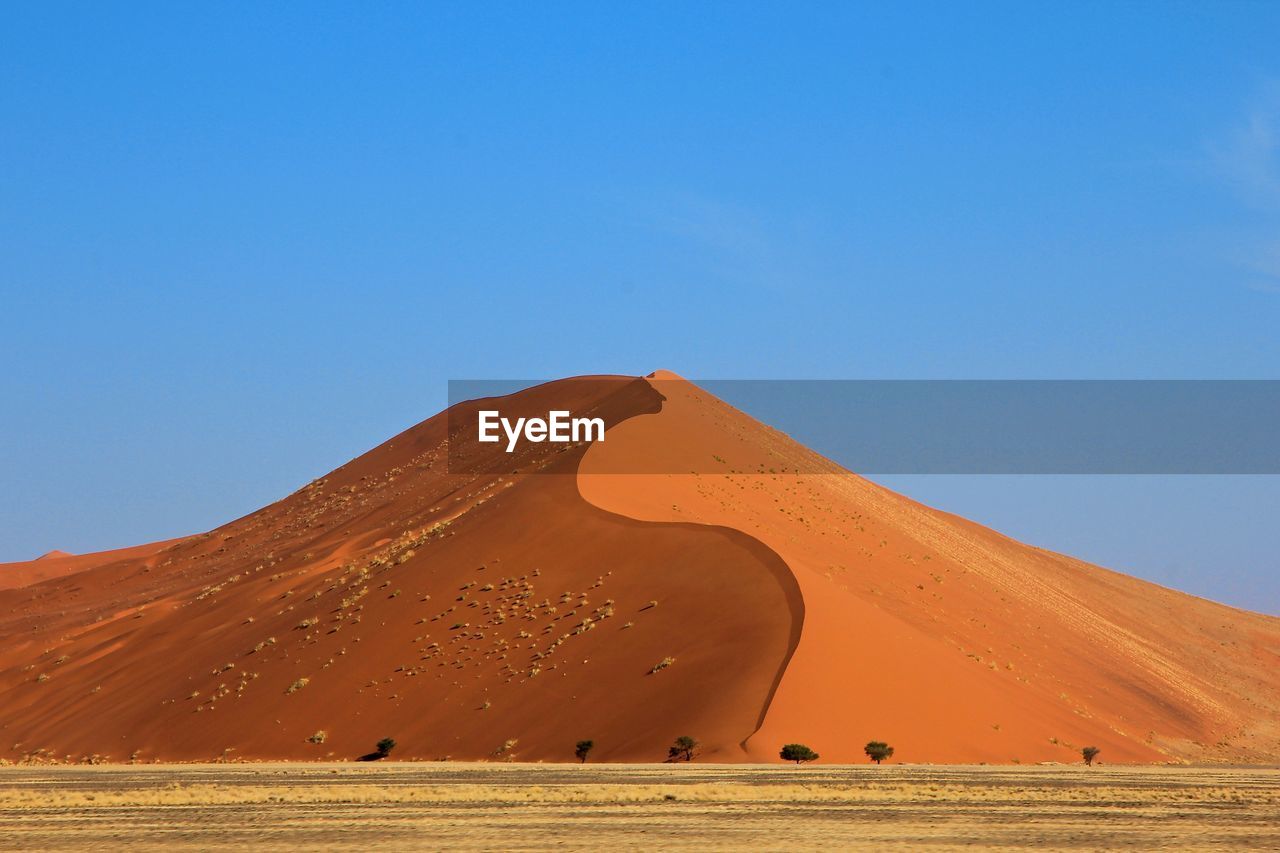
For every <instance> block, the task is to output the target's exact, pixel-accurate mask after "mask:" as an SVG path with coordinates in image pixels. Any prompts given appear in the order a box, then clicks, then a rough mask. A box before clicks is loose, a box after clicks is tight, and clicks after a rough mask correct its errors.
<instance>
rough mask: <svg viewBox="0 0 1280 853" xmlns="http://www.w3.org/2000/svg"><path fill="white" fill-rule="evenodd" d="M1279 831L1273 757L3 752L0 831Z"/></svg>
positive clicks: (368, 843) (955, 841) (306, 834)
mask: <svg viewBox="0 0 1280 853" xmlns="http://www.w3.org/2000/svg"><path fill="white" fill-rule="evenodd" d="M249 844H252V845H253V846H254V847H255V848H257V849H299V848H301V849H316V848H320V847H324V848H327V849H352V850H357V849H359V850H367V849H373V848H374V847H378V848H382V849H388V848H398V849H404V848H418V849H462V850H497V849H512V848H516V847H518V848H520V849H569V850H586V849H599V848H602V847H604V848H611V849H615V848H631V849H634V848H640V847H643V848H660V849H687V848H692V847H697V848H700V849H707V848H722V849H744V848H751V849H762V850H767V849H775V850H782V849H802V848H826V849H832V848H842V849H847V848H858V847H862V848H869V847H875V848H887V847H896V848H903V849H913V850H921V849H953V848H959V847H968V846H983V847H1005V848H1027V847H1040V848H1046V847H1047V848H1051V849H1098V848H1118V847H1128V848H1134V849H1144V850H1149V849H1202V850H1212V849H1221V848H1224V847H1235V846H1244V847H1247V848H1250V849H1258V850H1263V849H1271V850H1274V849H1280V768H1275V767H1269V768H1261V767H1210V766H1200V767H1188V766H1177V767H1174V766H1123V767H1121V766H1095V767H1092V768H1086V767H1083V766H1065V765H1064V766H1029V767H1009V766H1003V767H995V766H979V765H950V766H903V765H884V766H880V767H876V766H871V765H862V766H859V765H852V766H851V765H842V766H834V765H832V766H805V767H788V766H779V765H743V764H734V765H700V764H696V763H695V764H690V765H680V766H672V765H660V764H654V765H642V764H614V765H590V764H588V765H585V766H580V765H572V764H560V765H554V764H502V763H454V762H421V763H419V762H404V763H379V764H373V765H370V764H354V763H332V764H317V763H291V764H203V765H102V766H69V765H59V766H22V767H6V768H0V849H5V850H19V849H22V850H35V849H93V848H99V849H106V848H112V849H120V848H122V847H124V846H126V845H127V846H128V847H130V848H133V849H154V848H161V847H163V848H164V849H167V850H179V849H200V850H209V849H219V848H227V847H243V846H246V845H249Z"/></svg>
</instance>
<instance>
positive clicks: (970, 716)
mask: <svg viewBox="0 0 1280 853" xmlns="http://www.w3.org/2000/svg"><path fill="white" fill-rule="evenodd" d="M652 384H653V386H654V387H655V388H656V389H657V390H658V391H659V393H660V394H661V395H662V396H663V397H664V403H663V406H662V409H661V411H660V412H658V413H654V414H650V415H643V416H640V417H636V418H634V419H631V420H629V421H627V422H626V423H624V424H622V425H620V426H619V427H617V428H616V429H614V430H612V431H611V432H610V433H609V435H608V440H607V441H606V442H604V443H603V444H598V445H595V446H593V447H592V448H591V449H590V450H589V451H588V453H587V456H586V458H585V460H584V463H583V466H582V476H581V477H580V482H581V489H582V493H583V495H584V496H585V497H586V498H587V499H588V500H589V501H591V502H592V503H594V504H595V505H597V506H599V507H601V508H603V509H608V510H611V511H613V512H618V513H621V514H624V515H627V516H629V517H632V518H637V519H645V520H652V521H691V522H697V523H701V524H715V525H723V526H727V527H732V528H735V529H738V530H741V531H743V532H745V533H748V534H750V535H751V536H752V537H754V538H756V539H758V540H760V541H761V542H763V543H764V544H765V545H767V546H768V547H769V548H770V549H772V550H773V551H775V552H776V553H777V554H779V555H780V556H781V557H782V558H783V559H784V560H785V561H786V563H787V565H788V566H789V567H790V569H791V570H792V572H793V573H794V575H795V578H796V581H797V582H798V584H799V586H800V589H801V592H802V595H803V598H804V609H805V620H804V625H803V629H802V632H801V636H800V642H799V645H798V647H797V649H796V652H795V655H794V657H793V658H792V660H791V662H790V664H789V666H788V668H787V670H786V672H785V673H784V675H783V678H782V681H781V684H780V686H779V689H778V692H777V694H776V696H775V697H774V700H773V702H772V704H771V706H770V708H769V711H768V713H767V714H766V717H765V721H764V725H763V726H762V728H761V729H760V731H759V732H758V733H757V734H756V735H755V736H753V737H752V738H751V739H750V740H749V741H748V743H747V752H748V754H749V756H750V757H752V758H757V759H761V760H765V759H769V758H771V757H774V756H776V751H777V745H778V744H780V743H785V742H789V741H795V740H799V741H802V742H804V743H808V744H810V745H812V746H813V747H814V748H815V749H818V750H819V752H821V754H822V756H823V758H824V759H828V758H829V759H831V760H835V761H854V760H860V759H861V757H862V756H861V748H862V745H863V744H864V743H866V742H867V741H868V740H871V739H873V738H874V739H879V740H886V741H888V742H890V743H892V744H894V745H895V746H896V749H897V753H896V755H895V760H904V761H947V762H961V761H963V762H969V761H991V762H1014V761H1021V762H1027V761H1054V760H1056V761H1074V760H1078V757H1079V749H1080V747H1081V746H1083V745H1096V746H1098V747H1100V748H1101V749H1102V755H1103V756H1104V757H1105V759H1106V760H1110V761H1165V760H1179V759H1185V760H1228V761H1275V760H1277V759H1278V758H1280V619H1275V618H1272V617H1267V616H1261V615H1258V614H1253V613H1247V612H1243V611H1240V610H1235V609H1232V608H1229V607H1225V606H1222V605H1219V604H1215V603H1212V602H1209V601H1205V600H1202V599H1198V598H1194V597H1192V596H1188V595H1184V594H1181V593H1178V592H1174V591H1171V590H1168V589H1164V588H1162V587H1159V586H1156V585H1153V584H1150V583H1146V582H1143V581H1140V580H1137V579H1134V578H1131V577H1126V576H1124V575H1120V574H1117V573H1114V572H1110V571H1107V570H1105V569H1101V568H1098V567H1096V566H1091V565H1088V564H1086V563H1082V562H1080V561H1078V560H1073V559H1071V558H1068V557H1064V556H1061V555H1058V554H1053V553H1050V552H1047V551H1043V550H1040V549H1037V548H1033V547H1030V546H1027V545H1023V544H1021V543H1019V542H1015V541H1013V540H1010V539H1008V538H1006V537H1004V536H1001V535H999V534H997V533H995V532H993V531H991V530H988V529H985V528H983V527H981V526H979V525H976V524H973V523H971V522H968V521H965V520H964V519H961V518H957V517H955V516H953V515H949V514H947V513H943V512H939V511H937V510H933V509H930V508H928V507H925V506H922V505H920V504H918V503H915V502H913V501H911V500H909V499H907V498H904V497H902V496H900V495H897V494H895V493H893V492H890V491H889V490H887V489H884V488H882V487H879V486H877V485H875V484H873V483H871V482H869V481H867V480H865V479H863V478H861V477H857V476H855V475H853V474H851V473H849V472H847V471H845V470H843V469H841V468H839V466H837V465H835V464H833V463H831V462H829V461H827V460H825V459H822V458H821V457H819V456H817V455H816V454H814V453H812V452H811V451H809V450H807V449H806V448H804V447H802V446H800V445H799V444H797V443H795V442H794V441H791V440H790V439H789V438H787V437H786V436H785V435H783V434H781V433H779V432H777V431H776V430H773V429H770V428H768V427H766V426H764V425H763V424H760V423H759V422H757V421H754V420H752V419H751V418H749V417H747V416H746V415H744V414H742V413H741V412H739V411H737V410H735V409H733V408H732V407H730V406H728V405H726V404H725V403H723V402H722V401H720V400H717V399H716V398H714V397H712V396H711V395H709V394H707V393H705V392H704V391H702V390H701V389H699V388H697V387H696V386H693V385H691V384H689V383H687V382H685V381H683V380H680V379H679V378H678V377H676V376H674V375H673V374H658V375H656V376H655V377H654V378H653V380H652ZM621 470H626V471H636V470H650V471H690V472H699V473H689V474H636V473H626V474H618V473H613V472H617V471H621ZM717 472H718V473H717ZM797 472H802V473H797ZM817 472H822V473H817Z"/></svg>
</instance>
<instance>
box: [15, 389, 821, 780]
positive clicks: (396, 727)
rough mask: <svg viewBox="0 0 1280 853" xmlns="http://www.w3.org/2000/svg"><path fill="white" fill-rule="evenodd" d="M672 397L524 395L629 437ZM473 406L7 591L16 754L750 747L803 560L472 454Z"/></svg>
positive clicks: (521, 410)
mask: <svg viewBox="0 0 1280 853" xmlns="http://www.w3.org/2000/svg"><path fill="white" fill-rule="evenodd" d="M660 405H661V400H660V398H659V397H658V395H657V394H656V393H654V391H653V389H652V388H651V386H649V385H648V383H646V382H644V381H641V380H636V379H634V378H629V377H593V378H587V379H582V380H574V381H572V382H561V383H552V384H550V385H547V386H542V387H540V388H534V389H531V390H529V391H526V392H523V393H521V394H517V395H513V396H512V397H509V398H506V399H505V400H503V401H502V408H503V411H504V412H505V413H509V414H513V415H519V414H526V415H535V414H543V415H545V413H546V412H547V411H548V409H549V408H553V407H557V406H566V407H569V408H572V409H573V410H574V411H581V412H590V413H592V414H593V416H595V415H598V416H601V417H603V418H605V420H606V422H607V423H608V424H609V425H610V428H616V426H617V424H618V423H620V422H622V421H624V420H625V419H627V418H629V417H632V416H634V415H636V414H638V413H643V412H650V411H657V410H658V408H659V407H660ZM475 408H476V404H463V405H462V406H459V407H456V408H455V409H454V410H453V412H452V413H451V414H452V415H453V416H454V417H456V418H458V419H459V420H457V421H454V422H453V423H454V424H455V425H456V424H458V423H463V422H465V423H466V424H468V425H473V424H474V423H475V419H474V410H475ZM449 414H450V413H444V414H441V415H438V416H436V417H434V418H432V419H430V420H428V421H426V422H424V423H423V424H420V425H418V426H417V427H414V428H412V429H410V430H408V431H407V432H405V433H403V434H401V435H399V436H397V437H396V438H394V439H392V440H391V441H389V442H387V443H386V444H384V445H382V446H381V447H378V448H376V449H375V450H372V451H370V452H369V453H367V454H365V455H364V456H361V457H360V458H358V459H356V460H354V461H353V462H351V463H349V464H347V465H345V466H343V467H342V468H339V469H338V470H336V471H334V472H333V473H331V474H329V475H328V476H326V477H324V478H321V479H319V480H317V481H315V482H313V483H311V484H310V485H308V486H307V487H305V488H304V489H302V490H300V491H299V492H297V493H296V494H294V495H292V496H290V497H288V498H286V499H285V500H282V501H280V502H279V503H276V504H273V505H272V506H269V507H267V508H265V509H263V510H261V511H259V512H257V513H254V514H252V515H249V516H246V517H245V518H243V519H240V520H237V521H234V522H232V523H230V524H228V525H226V526H224V527H221V528H218V529H217V530H214V531H212V532H210V533H207V534H203V535H200V536H195V537H191V538H188V539H184V540H181V541H179V542H176V543H174V544H170V545H167V546H165V547H162V548H154V547H149V548H144V549H142V551H141V552H139V553H138V554H136V555H134V556H133V557H132V558H130V559H109V560H107V561H105V562H100V563H97V564H94V565H86V566H83V567H81V570H79V571H75V572H68V573H60V574H58V575H57V576H53V577H48V578H34V579H33V578H26V579H25V580H24V581H23V582H22V583H21V584H20V585H17V586H16V588H12V589H8V590H5V591H0V636H3V637H4V639H5V642H4V644H3V647H2V648H0V756H7V757H8V759H9V760H22V759H32V758H56V759H58V760H82V759H85V758H90V759H92V758H93V757H94V756H98V757H100V758H103V757H105V758H107V759H110V760H117V761H122V760H129V759H131V758H133V759H136V760H144V761H145V760H157V759H158V760H209V759H221V758H228V759H236V758H277V759H284V758H289V759H306V758H313V759H323V758H354V757H357V756H360V755H363V754H365V753H368V752H370V751H371V750H372V749H373V746H374V744H375V742H377V741H378V740H379V739H380V738H382V737H388V736H389V737H393V738H395V739H396V740H397V741H398V744H399V745H398V747H397V749H396V753H395V754H396V757H404V758H422V759H437V758H446V757H450V758H457V759H510V758H519V759H522V760H573V751H574V744H575V743H576V742H577V741H578V740H582V739H588V738H589V739H592V740H594V741H595V742H596V744H597V745H598V746H597V748H596V750H595V752H593V754H592V758H593V760H660V759H662V758H664V757H665V756H666V747H667V746H668V745H669V744H670V743H671V742H672V740H673V739H674V738H675V737H676V736H678V735H682V734H686V733H696V735H697V736H698V737H699V738H700V739H701V740H703V741H704V742H705V743H706V745H707V747H706V755H707V756H708V757H713V758H720V759H724V760H735V759H740V758H741V757H742V747H741V744H742V743H743V742H744V741H746V740H747V738H749V737H750V736H751V735H752V733H753V732H755V731H756V730H757V729H758V727H759V726H760V723H761V720H762V718H763V713H764V709H765V707H766V705H767V704H768V701H769V697H770V696H771V695H772V693H773V691H774V689H775V687H776V686H777V683H778V680H779V678H780V675H781V673H782V671H783V668H784V665H785V662H786V660H787V659H788V657H789V655H790V654H791V651H792V650H793V648H794V646H795V643H796V642H797V641H798V638H799V624H800V621H801V614H800V608H801V606H802V605H801V598H800V594H799V590H798V588H797V587H796V585H795V581H794V578H793V576H792V574H791V572H790V570H789V569H788V568H787V566H786V564H785V563H783V562H782V560H781V559H780V558H779V557H778V556H777V555H776V554H775V553H773V552H772V551H770V550H769V549H768V548H767V547H765V546H764V545H762V544H761V543H760V542H759V541H757V540H755V539H753V538H751V537H749V536H747V535H745V534H743V533H740V532H738V531H735V530H732V529H728V528H723V527H714V526H708V525H701V524H690V523H687V522H683V521H676V522H658V523H654V522H647V521H638V520H634V519H629V518H626V517H623V516H620V515H617V514H614V513H610V512H607V511H604V510H601V509H598V508H596V507H594V506H592V505H590V504H589V503H587V502H586V501H584V500H583V499H582V497H581V496H580V495H579V493H578V489H577V485H576V479H575V476H574V474H575V471H576V469H577V466H578V464H579V462H580V460H581V457H582V454H583V452H584V450H585V447H581V446H579V447H566V446H564V445H547V444H541V445H526V446H524V447H522V449H521V450H520V451H519V452H517V453H516V454H514V455H512V456H508V455H506V454H499V455H495V453H494V452H493V451H492V450H490V449H489V448H487V447H486V448H484V449H481V448H480V447H479V446H478V445H476V444H475V443H474V442H468V440H467V439H466V438H464V437H463V436H462V434H461V433H460V432H459V433H458V434H456V435H455V436H454V441H453V443H452V454H449V451H450V445H449V444H447V443H446V437H447V435H448V431H449V429H450V418H449ZM472 429H473V427H472ZM68 559H75V558H68ZM46 562H56V561H36V564H43V563H46ZM91 562H92V561H91ZM26 580H29V581H34V582H30V583H27V582H25V581H26Z"/></svg>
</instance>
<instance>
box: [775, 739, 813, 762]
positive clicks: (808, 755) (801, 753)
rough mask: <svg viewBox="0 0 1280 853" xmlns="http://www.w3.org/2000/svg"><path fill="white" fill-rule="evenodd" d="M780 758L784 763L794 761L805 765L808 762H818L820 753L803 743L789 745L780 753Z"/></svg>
mask: <svg viewBox="0 0 1280 853" xmlns="http://www.w3.org/2000/svg"><path fill="white" fill-rule="evenodd" d="M778 757H779V758H781V759H782V760H783V761H794V762H795V763H796V764H803V763H804V762H806V761H817V760H818V753H816V752H814V751H813V750H812V749H810V748H809V747H807V746H805V745H804V744H802V743H789V744H787V745H786V746H784V747H782V749H781V750H780V751H779V752H778Z"/></svg>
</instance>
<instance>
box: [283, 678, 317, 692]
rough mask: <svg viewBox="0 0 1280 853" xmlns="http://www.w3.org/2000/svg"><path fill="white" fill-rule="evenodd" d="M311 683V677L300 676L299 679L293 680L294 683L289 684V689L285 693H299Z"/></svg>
mask: <svg viewBox="0 0 1280 853" xmlns="http://www.w3.org/2000/svg"><path fill="white" fill-rule="evenodd" d="M310 683H311V679H310V678H299V679H298V680H297V681H295V682H293V684H290V685H289V689H288V690H286V691H285V693H297V692H298V691H299V690H301V689H302V688H304V687H306V686H307V685H308V684H310Z"/></svg>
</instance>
